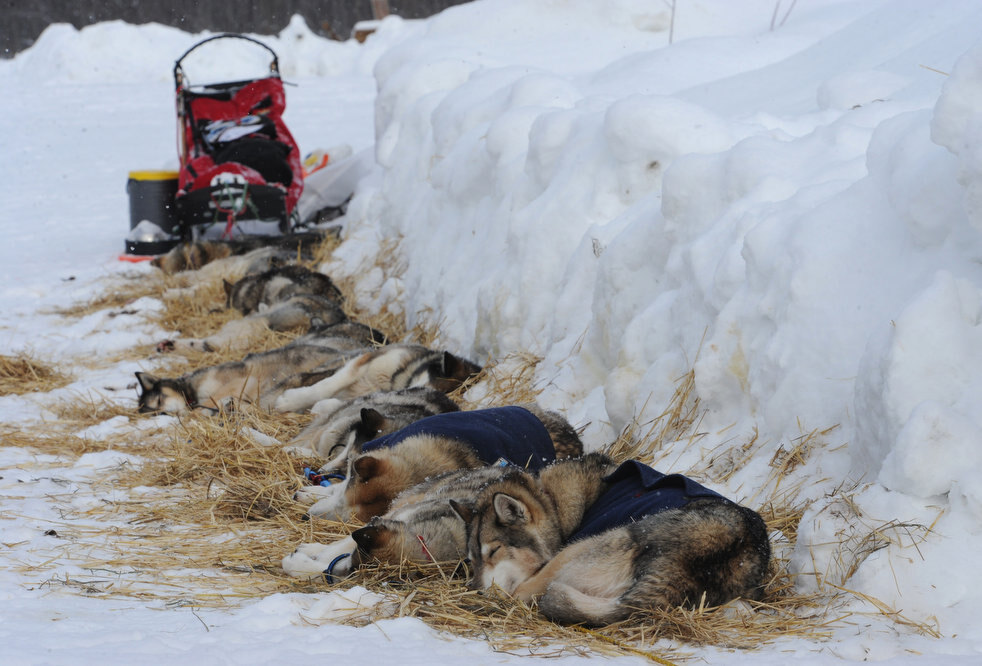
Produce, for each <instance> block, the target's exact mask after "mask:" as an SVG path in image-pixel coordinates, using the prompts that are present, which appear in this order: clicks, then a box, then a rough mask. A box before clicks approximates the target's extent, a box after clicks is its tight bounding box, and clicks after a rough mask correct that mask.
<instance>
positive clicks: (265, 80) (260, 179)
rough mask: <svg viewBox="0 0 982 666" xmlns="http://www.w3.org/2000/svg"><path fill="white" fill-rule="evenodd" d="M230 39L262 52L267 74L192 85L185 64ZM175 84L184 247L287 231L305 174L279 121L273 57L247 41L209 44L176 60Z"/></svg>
mask: <svg viewBox="0 0 982 666" xmlns="http://www.w3.org/2000/svg"><path fill="white" fill-rule="evenodd" d="M229 39H237V40H245V41H248V42H252V43H254V44H256V45H258V47H261V48H263V49H266V51H268V52H269V54H270V56H271V60H270V63H269V72H268V73H267V74H266V75H265V76H262V77H261V78H255V79H248V80H243V81H231V82H226V83H209V84H199V83H192V82H191V80H190V78H189V77H188V75H187V73H186V72H185V69H184V62H185V59H186V58H187V57H188V56H189V55H190V54H191V53H192V52H194V51H196V50H197V49H199V48H201V47H202V46H205V45H206V44H213V43H214V42H216V41H218V40H229ZM174 85H175V92H176V98H177V99H176V103H177V117H178V135H179V136H178V144H179V146H178V149H179V156H180V174H179V177H178V190H177V195H176V197H175V204H176V209H177V216H178V219H179V222H180V231H181V236H182V237H183V238H184V240H187V241H190V240H194V239H197V238H201V237H208V238H216V237H221V238H232V237H233V236H239V235H242V234H258V235H277V234H284V233H287V232H289V231H290V230H291V229H292V228H293V226H295V225H294V221H295V219H296V215H295V213H294V211H295V209H296V205H297V201H298V200H299V198H300V193H301V192H302V190H303V169H302V167H301V156H300V150H299V148H298V147H297V144H296V142H295V141H294V139H293V136H292V135H291V134H290V131H289V130H288V129H287V127H286V124H285V123H284V122H283V112H284V110H285V109H286V95H285V93H284V90H283V81H282V80H281V78H280V74H279V58H278V57H277V55H276V52H275V51H273V50H272V49H271V48H269V47H268V46H266V45H265V44H263V43H262V42H260V41H259V40H256V39H253V38H251V37H246V36H245V35H239V34H234V33H223V34H220V35H215V36H213V37H208V38H207V39H204V40H202V41H200V42H198V43H197V44H195V45H194V46H192V47H191V48H190V49H188V50H187V51H186V52H185V53H184V55H182V56H181V57H180V58H178V60H177V62H176V63H175V64H174Z"/></svg>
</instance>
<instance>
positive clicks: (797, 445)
mask: <svg viewBox="0 0 982 666" xmlns="http://www.w3.org/2000/svg"><path fill="white" fill-rule="evenodd" d="M332 242H333V241H332ZM329 251H330V245H329V244H325V247H323V248H320V250H319V252H318V255H317V258H316V260H317V261H318V262H319V261H321V260H323V259H324V258H325V257H326V255H327V253H329ZM386 254H388V253H386ZM386 268H387V269H388V270H392V267H391V266H388V267H386ZM175 280H176V278H175V277H174V276H167V277H164V276H160V275H152V276H146V277H144V278H143V279H142V280H140V281H133V282H130V283H128V284H126V285H125V288H123V289H119V288H116V289H114V292H115V294H116V295H114V296H105V297H98V298H97V299H95V300H94V301H92V302H91V303H89V304H85V305H84V306H80V307H79V308H75V309H73V310H71V311H66V312H63V313H62V314H64V315H66V316H81V315H82V314H85V313H86V312H89V311H93V310H98V309H100V308H106V307H122V306H124V305H125V301H126V299H127V298H130V299H132V298H137V297H140V296H148V295H149V296H155V297H162V295H163V293H164V292H165V290H166V289H167V288H169V286H173V285H174V284H176V282H175ZM339 286H341V288H342V290H347V291H350V289H351V285H350V284H345V283H344V282H343V281H342V282H341V284H340V285H339ZM163 300H164V303H165V306H166V307H165V308H164V309H163V310H162V311H161V312H160V313H159V314H158V315H156V316H158V317H159V323H160V325H161V326H162V327H164V328H165V329H166V330H174V331H179V332H180V333H181V334H182V335H190V336H204V335H208V334H210V333H213V332H214V331H216V330H217V329H218V328H219V327H220V326H221V325H222V324H223V323H224V322H225V321H227V320H228V318H230V317H231V316H232V314H231V313H228V312H227V311H225V309H224V307H223V303H224V293H223V292H222V291H221V287H220V285H219V284H217V283H216V284H210V285H204V286H203V287H202V288H201V291H199V297H198V298H196V299H194V300H190V299H163ZM349 303H350V301H349ZM349 307H350V306H349ZM349 314H350V315H351V316H352V317H353V318H358V319H359V320H361V321H364V322H365V323H368V324H370V325H372V326H374V327H376V328H378V329H380V330H384V331H386V332H387V333H388V334H389V335H390V339H392V340H412V341H414V342H420V343H422V344H431V343H433V341H434V340H438V339H439V332H438V328H437V327H436V326H432V327H429V328H427V327H420V328H419V329H417V330H415V331H408V332H407V331H405V330H404V329H402V328H400V324H399V321H400V319H399V318H398V317H396V316H395V315H393V314H391V313H390V312H389V311H388V310H387V309H385V310H383V312H382V313H381V314H380V315H376V316H375V317H373V318H361V317H359V316H358V315H359V313H357V312H351V311H349ZM424 328H426V330H423V329H424ZM290 337H291V334H283V333H270V334H269V335H268V336H267V337H266V338H264V339H263V340H261V341H260V342H259V343H258V345H257V347H256V348H255V349H253V351H257V350H259V349H270V348H273V347H276V346H279V345H282V344H283V343H284V342H285V341H286V340H288V339H290ZM149 353H150V350H148V349H134V350H132V356H131V358H140V357H146V356H147V355H148V354H149ZM238 357H241V354H239V355H238ZM225 360H231V358H226V357H223V356H222V355H221V353H217V352H216V353H197V354H190V355H187V356H181V357H176V356H175V357H173V358H171V357H162V358H160V359H159V365H158V367H159V374H161V375H168V374H175V375H176V374H181V373H184V372H187V371H190V370H193V369H195V368H197V367H203V366H205V365H212V364H215V363H217V362H221V361H225ZM475 360H479V361H484V362H485V364H486V366H487V368H486V371H485V372H484V373H482V375H481V376H480V377H479V378H478V379H477V380H475V381H478V382H480V383H481V384H482V387H481V391H477V392H473V393H480V394H481V395H482V398H481V402H482V406H484V405H497V404H515V403H521V402H527V401H530V400H534V399H535V397H536V394H537V391H536V390H535V389H534V388H533V383H532V378H533V374H534V371H535V367H536V364H537V363H538V362H539V359H538V358H536V357H534V356H532V355H514V356H510V357H508V358H505V359H501V360H500V361H498V362H495V361H493V360H486V359H475ZM68 381H70V380H69V378H68V377H67V376H65V375H61V374H60V373H58V372H57V371H56V370H53V369H52V368H50V367H48V366H46V365H45V364H44V363H43V362H41V361H39V360H37V359H31V358H14V359H11V358H6V357H4V358H0V395H2V394H7V393H10V392H15V391H19V392H23V391H42V392H43V391H49V390H51V389H52V388H54V387H57V386H59V385H64V384H66V383H67V382H68ZM694 381H695V380H694V373H692V372H689V373H687V374H686V375H685V376H683V377H681V378H679V380H678V383H677V387H676V391H675V395H674V397H673V399H672V400H671V402H670V404H668V405H666V406H665V408H664V410H663V412H662V413H661V415H660V416H659V417H657V418H655V419H653V420H651V421H650V422H647V423H634V424H632V426H631V427H629V428H627V429H625V431H624V432H623V433H622V434H621V436H620V437H619V438H618V439H617V440H616V441H614V442H612V443H611V444H610V445H609V446H608V447H607V452H608V453H609V454H611V455H612V456H614V457H615V458H618V459H625V458H638V459H640V460H642V461H644V462H647V463H649V464H653V465H654V466H657V465H658V463H659V461H661V460H662V458H663V456H664V451H665V449H666V444H667V443H671V442H677V441H680V440H681V441H686V440H689V441H692V442H695V441H697V440H700V439H702V438H704V436H705V433H701V432H700V429H699V419H700V414H701V409H700V406H699V401H698V398H697V397H696V396H695V391H694ZM467 388H468V387H464V389H462V390H461V391H459V392H457V394H455V395H454V396H453V397H454V398H455V399H456V400H457V401H458V402H459V403H460V404H461V406H462V408H464V409H470V408H474V407H476V406H477V405H475V404H471V403H469V402H468V401H467V400H466V399H465V398H464V394H465V392H466V390H467ZM52 409H53V411H54V412H55V414H56V415H57V421H54V422H48V423H44V424H39V425H38V426H36V427H35V428H27V429H18V430H16V431H15V430H12V429H9V428H8V429H5V431H4V432H2V433H0V434H2V441H3V444H4V445H6V446H33V447H36V448H38V449H40V450H42V451H44V452H46V453H53V454H56V455H63V456H79V455H81V454H83V453H87V452H91V451H96V450H102V449H106V448H114V449H120V450H124V451H127V452H132V453H136V454H138V455H140V456H141V458H142V459H143V460H145V461H146V462H145V463H144V464H143V465H142V466H138V467H129V468H128V469H126V470H125V471H122V472H119V473H111V474H109V475H108V476H107V477H106V479H105V481H104V483H105V484H106V487H107V488H110V487H111V488H113V489H114V490H115V491H116V492H113V493H111V496H112V497H117V498H118V497H129V499H115V500H111V501H110V500H105V501H102V502H100V503H97V504H95V505H94V506H93V507H91V508H89V509H87V510H86V511H84V512H81V513H79V514H78V515H76V516H74V518H75V519H76V520H71V519H66V521H65V524H64V525H63V526H59V527H58V528H57V531H58V532H59V534H60V536H62V537H69V538H71V539H74V540H76V541H78V540H90V541H92V542H93V543H96V542H98V543H99V544H100V545H99V546H98V547H93V548H92V549H91V550H90V551H89V553H88V555H89V556H88V557H87V561H86V562H84V563H83V568H84V569H86V570H87V571H89V572H90V573H91V575H88V576H84V577H79V578H74V579H71V580H69V579H67V578H57V577H56V578H51V579H50V580H48V581H47V582H46V585H50V586H62V587H67V588H71V589H75V590H77V591H78V592H79V593H81V594H87V595H98V596H127V597H134V598H139V599H143V600H146V601H148V602H151V601H152V602H159V603H162V604H166V605H169V606H181V605H187V606H192V607H227V606H230V605H234V604H235V603H238V602H239V601H241V600H243V599H255V598H259V597H263V596H266V595H269V594H271V593H274V592H290V591H292V592H321V591H325V590H329V589H332V586H330V585H328V584H327V583H326V582H323V581H312V582H310V581H301V580H297V579H294V578H290V577H288V576H286V575H285V574H284V573H283V571H282V569H281V568H280V560H281V559H282V557H283V556H284V555H285V554H286V553H287V552H288V550H290V549H292V548H293V547H294V546H296V545H297V544H300V543H303V542H310V541H331V540H334V539H336V538H339V537H340V536H343V535H346V534H348V533H349V532H350V530H351V529H353V527H355V526H352V525H345V524H341V523H334V522H330V521H325V520H306V519H305V516H304V513H305V507H303V506H301V505H299V504H298V503H296V502H294V501H293V499H292V497H293V494H294V492H295V491H296V490H297V489H298V488H299V487H300V486H301V482H302V470H303V468H304V467H305V466H311V467H315V466H316V465H318V464H319V463H320V462H321V461H319V460H316V459H306V460H304V459H299V458H296V457H294V456H293V455H290V454H287V453H285V452H284V451H283V450H282V449H281V448H280V447H278V446H275V445H272V446H271V445H269V440H270V439H273V440H278V441H280V442H283V441H287V440H289V439H290V438H291V437H292V436H294V435H295V434H296V433H297V432H299V431H300V429H301V428H302V427H303V426H304V425H305V424H306V423H307V422H308V421H309V420H310V417H309V416H306V415H295V414H268V413H264V412H262V411H261V410H258V409H254V408H251V407H249V406H244V407H241V408H239V409H237V410H236V411H235V412H234V413H231V414H222V415H219V416H218V417H207V416H197V415H191V416H188V417H185V418H183V419H181V420H180V421H179V422H176V424H167V425H165V426H163V427H159V428H152V429H149V430H142V431H140V433H139V435H135V434H134V432H135V431H131V432H129V434H128V435H120V436H117V435H113V436H111V437H109V438H105V439H99V440H89V439H86V438H84V437H79V436H78V435H77V434H76V433H77V432H78V431H79V430H81V429H83V428H85V427H87V426H89V425H94V424H96V423H101V422H102V421H105V420H107V419H109V418H113V417H118V416H126V417H127V418H129V419H130V420H131V421H133V422H137V421H143V418H142V417H140V416H138V415H136V414H135V413H134V411H133V410H132V408H129V409H127V408H125V407H120V406H118V405H115V404H113V403H111V402H109V401H105V400H102V399H100V398H91V397H85V396H79V397H78V398H77V399H75V400H72V401H69V402H67V403H60V404H58V405H57V406H55V407H53V408H52ZM175 421H176V420H175ZM144 425H147V423H146V422H144ZM827 433H828V431H824V432H819V431H816V432H811V433H808V434H806V435H804V436H802V437H801V438H799V440H797V441H793V442H788V443H785V444H782V445H781V446H778V447H776V448H775V453H774V455H773V459H772V460H771V462H770V469H771V474H770V478H769V479H768V480H767V483H766V484H765V485H764V487H762V488H760V489H758V492H757V494H756V495H755V496H754V497H752V498H741V499H743V500H744V502H745V503H747V504H748V505H750V506H752V507H753V508H756V509H757V510H758V511H760V513H761V515H762V516H763V517H764V519H765V521H766V522H767V525H768V528H769V529H770V530H771V533H772V538H773V539H774V542H775V557H774V559H773V561H772V565H771V577H770V580H769V582H768V584H767V587H766V592H765V594H764V596H763V599H762V600H761V601H759V602H747V601H739V600H738V601H735V602H732V603H730V604H728V605H726V606H725V607H723V608H719V609H713V608H704V607H700V606H696V607H695V608H680V609H674V610H669V611H661V612H655V613H651V612H646V613H638V614H637V615H636V616H635V617H633V618H632V619H630V620H628V621H625V622H622V623H619V624H617V625H613V626H609V627H604V628H602V629H584V628H581V627H563V626H560V625H557V624H554V623H551V622H548V621H546V620H544V619H543V618H542V617H541V616H540V615H538V614H537V613H536V612H535V609H534V608H530V607H528V606H526V605H524V604H521V603H517V602H515V601H514V600H512V599H510V598H508V597H507V596H504V595H501V594H499V593H498V591H497V590H496V589H492V590H490V591H485V592H483V593H479V592H475V591H471V590H468V589H467V588H466V587H465V585H464V583H465V574H466V572H465V571H464V565H459V566H457V567H447V566H446V565H444V566H442V567H441V566H439V565H427V566H406V565H403V566H375V567H367V568H366V569H365V570H363V571H361V572H360V573H359V574H358V575H357V577H356V578H354V579H352V581H353V582H352V581H347V582H342V583H340V584H339V586H340V587H347V586H350V585H352V584H356V583H357V584H358V585H363V586H365V587H366V588H368V589H369V590H372V591H374V592H377V593H379V594H381V595H382V597H383V598H384V599H385V600H386V601H385V603H383V604H379V605H378V606H376V607H374V608H369V609H366V610H365V612H363V613H358V614H355V615H352V616H351V618H349V619H348V620H346V621H348V622H351V623H356V624H359V623H366V622H371V621H373V620H376V619H379V618H382V617H393V616H413V617H417V618H419V619H421V620H422V621H424V622H426V623H427V624H429V625H431V626H433V627H435V628H437V629H440V630H444V631H447V632H450V633H453V634H456V635H461V636H468V637H472V638H478V639H483V640H486V641H488V642H489V643H490V644H491V645H492V646H493V647H494V649H496V650H500V651H505V652H509V653H516V654H530V655H538V656H556V655H559V654H605V655H638V656H643V657H645V658H648V659H650V660H652V661H655V662H658V663H672V662H677V661H680V660H684V659H686V658H687V656H688V652H687V650H686V648H687V646H690V647H691V646H693V645H714V646H719V647H724V648H734V649H752V648H754V647H755V646H759V645H761V644H763V643H766V642H771V641H776V640H780V639H782V638H790V637H797V638H801V637H804V638H808V639H813V640H822V639H826V638H828V637H830V636H831V631H832V628H833V627H835V626H838V625H839V623H840V622H842V621H844V620H845V617H846V614H845V613H844V612H843V611H841V608H842V607H843V606H844V605H845V603H846V602H847V601H850V600H852V599H854V595H853V594H852V593H850V592H849V591H848V590H845V589H843V588H841V587H837V586H835V585H834V582H833V579H838V580H844V579H845V578H844V577H840V576H832V577H830V578H829V580H828V581H826V584H825V585H823V586H822V587H821V590H820V592H816V593H812V594H802V593H800V592H798V591H796V588H795V585H794V580H793V578H792V576H791V575H790V574H789V573H788V570H787V561H786V559H784V558H786V557H787V556H788V554H789V553H790V552H791V549H792V547H793V546H794V543H795V541H796V538H797V526H798V522H799V521H800V520H801V517H802V514H803V512H804V510H805V508H806V507H805V506H804V505H803V504H800V503H798V501H797V499H796V495H797V489H796V488H795V487H794V486H793V485H792V484H789V482H788V481H787V478H788V475H789V473H790V472H791V471H793V469H794V468H795V467H796V466H798V465H800V464H802V463H803V462H804V461H806V460H807V458H808V456H809V455H810V454H811V452H813V451H814V450H815V449H817V448H819V447H821V446H823V437H824V436H825V435H827ZM763 446H765V444H764V443H762V442H760V441H759V439H758V437H757V435H756V433H750V434H748V435H746V436H742V437H741V436H737V437H733V438H732V439H731V440H729V441H726V442H724V443H723V444H721V445H719V446H718V447H717V448H716V449H714V450H713V451H711V452H710V453H709V454H708V455H707V456H704V457H703V459H702V460H701V461H700V463H699V466H698V468H695V469H689V470H675V469H673V470H672V471H681V472H685V473H689V474H691V475H693V476H694V477H695V478H697V479H699V480H702V481H705V482H707V483H710V484H712V483H713V482H722V481H725V480H726V479H727V478H728V477H729V475H732V474H734V473H735V472H736V471H737V470H739V469H740V468H741V467H743V465H745V464H747V463H748V462H749V461H750V459H751V458H752V457H754V455H755V454H757V453H759V452H760V450H761V449H762V447H763ZM121 489H129V490H130V491H131V492H130V493H129V494H126V493H120V492H118V491H119V490H121ZM147 489H153V492H152V493H150V494H146V493H147V492H148V490H147ZM849 492H850V491H849V489H843V490H842V496H843V498H844V501H846V500H847V498H848V496H849ZM107 496H110V494H109V493H107ZM120 523H123V524H124V525H125V528H119V527H118V525H119V524H120ZM110 524H111V525H113V527H111V528H108V527H104V525H110ZM925 530H926V528H923V527H921V526H914V525H870V526H868V529H866V530H861V531H859V532H856V533H854V534H851V535H848V538H844V544H843V547H842V549H841V551H842V553H843V556H842V560H843V562H842V569H843V570H845V571H849V570H854V568H855V567H856V566H858V564H859V563H860V562H861V561H862V559H863V558H864V557H865V556H867V555H868V554H869V553H871V552H873V551H874V550H875V549H877V548H881V547H883V546H884V545H885V544H887V543H890V542H891V541H893V540H902V539H907V540H908V541H910V542H912V543H916V542H917V541H918V540H919V539H921V538H923V533H924V531H925ZM846 541H850V543H845V542H846ZM867 601H870V603H872V604H874V606H877V607H878V608H879V609H880V611H881V612H882V613H883V614H885V615H887V616H890V617H892V618H893V619H894V620H895V621H897V622H899V623H908V624H909V622H908V621H907V620H906V619H905V618H903V617H902V616H900V615H899V614H897V613H895V611H893V610H892V609H889V608H886V607H885V606H883V605H882V604H880V603H879V602H876V600H868V599H867ZM915 628H916V629H918V630H921V631H924V632H925V633H928V634H930V633H931V632H932V630H931V629H930V628H929V627H922V626H917V627H915Z"/></svg>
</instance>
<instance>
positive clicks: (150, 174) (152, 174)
mask: <svg viewBox="0 0 982 666" xmlns="http://www.w3.org/2000/svg"><path fill="white" fill-rule="evenodd" d="M179 175H180V174H178V173H177V172H176V171H130V180H177V177H178V176H179Z"/></svg>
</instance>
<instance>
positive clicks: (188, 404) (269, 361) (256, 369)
mask: <svg viewBox="0 0 982 666" xmlns="http://www.w3.org/2000/svg"><path fill="white" fill-rule="evenodd" d="M350 353H351V352H346V351H344V350H338V349H335V348H332V347H329V346H326V345H287V346H285V347H280V348H279V349H273V350H270V351H267V352H259V353H255V354H249V355H247V356H246V357H245V358H243V359H242V360H241V361H230V362H228V363H221V364H219V365H214V366H210V367H207V368H201V369H200V370H196V371H195V372H192V373H190V374H187V375H183V376H181V377H176V378H158V377H155V376H154V375H151V374H149V373H145V372H137V373H136V378H137V381H138V382H139V385H140V388H141V389H142V390H141V393H140V395H139V399H138V404H139V411H140V412H144V413H146V412H162V413H165V414H182V413H185V412H187V411H189V410H192V409H197V408H204V409H211V410H215V409H220V408H222V407H223V406H224V405H225V403H226V402H227V401H229V400H232V401H237V400H241V401H244V402H252V403H255V402H259V403H260V404H261V405H265V404H266V403H268V402H270V401H271V400H273V399H274V398H275V397H276V395H277V394H275V393H274V394H272V395H270V392H271V391H275V390H276V387H277V386H278V385H280V384H281V383H282V382H283V381H284V380H285V379H287V378H288V377H291V376H293V375H296V374H297V373H302V372H305V371H308V370H311V369H313V368H315V367H317V366H320V365H323V364H325V363H326V362H328V361H330V360H332V359H338V358H339V357H344V356H345V354H350Z"/></svg>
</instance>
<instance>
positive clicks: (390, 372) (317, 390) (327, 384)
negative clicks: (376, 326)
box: [272, 344, 481, 412]
mask: <svg viewBox="0 0 982 666" xmlns="http://www.w3.org/2000/svg"><path fill="white" fill-rule="evenodd" d="M480 371H481V367H480V366H479V365H476V364H474V363H471V362H470V361H468V360H465V359H462V358H459V357H457V356H454V355H453V354H451V353H450V352H446V351H434V350H432V349H427V348H426V347H423V346H420V345H412V344H391V345H386V346H384V347H379V348H378V349H373V350H371V351H367V352H365V353H363V354H360V355H358V356H354V357H351V358H349V359H347V361H346V362H345V364H344V365H343V366H341V367H339V368H334V367H331V368H328V369H327V371H326V372H325V376H324V377H323V378H321V379H319V380H318V381H316V382H314V383H309V382H308V381H307V380H306V379H305V380H303V381H302V382H301V385H299V386H297V387H295V388H287V389H286V390H284V391H283V392H282V394H281V395H280V396H279V397H277V398H276V400H275V401H274V402H273V403H272V405H273V407H274V408H275V409H276V410H277V411H280V412H301V411H304V410H307V409H310V408H311V407H313V406H314V404H315V403H317V402H320V401H321V400H325V399H327V398H338V399H341V400H346V399H350V398H357V397H359V396H363V395H368V394H369V393H374V392H375V391H395V390H399V389H404V388H412V387H418V386H429V387H431V388H435V389H438V390H440V391H444V392H445V393H449V392H451V391H453V390H455V389H457V388H458V387H460V386H461V385H462V384H463V383H464V382H465V381H467V379H468V378H470V377H472V376H473V375H476V374H477V373H479V372H480Z"/></svg>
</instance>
